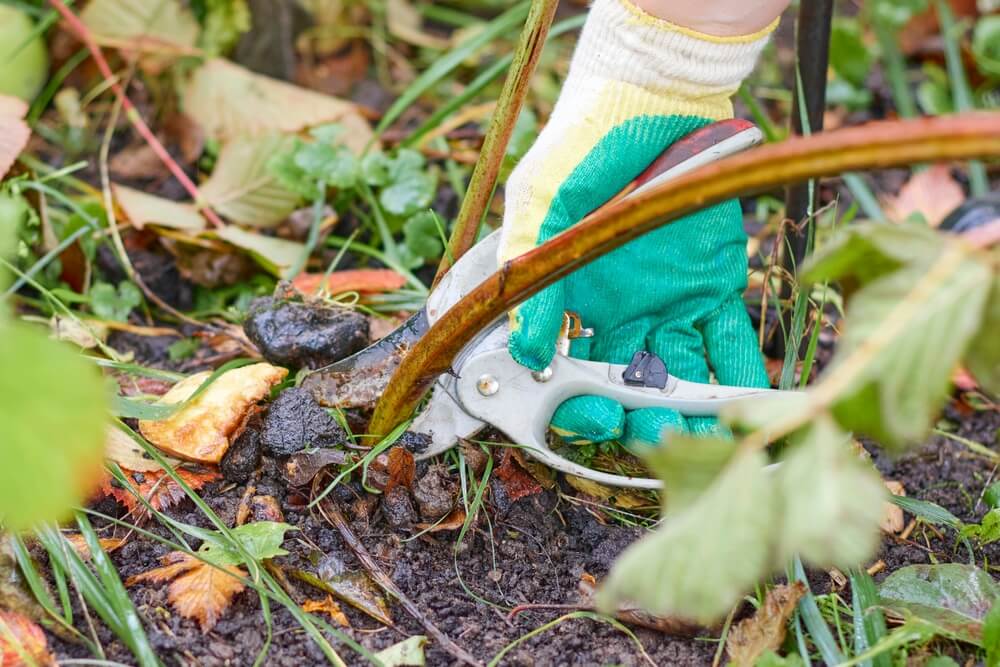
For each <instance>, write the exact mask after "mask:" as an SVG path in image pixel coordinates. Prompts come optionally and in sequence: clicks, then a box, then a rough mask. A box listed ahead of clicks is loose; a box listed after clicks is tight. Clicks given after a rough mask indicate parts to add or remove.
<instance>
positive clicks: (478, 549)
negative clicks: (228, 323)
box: [53, 408, 1000, 667]
mask: <svg viewBox="0 0 1000 667" xmlns="http://www.w3.org/2000/svg"><path fill="white" fill-rule="evenodd" d="M945 417H946V421H945V422H943V424H944V425H945V426H949V427H954V429H955V433H956V434H957V435H959V436H961V437H964V438H969V439H972V440H976V441H977V442H980V443H982V444H985V445H987V446H989V447H991V448H995V447H996V445H997V431H998V428H1000V415H998V414H997V413H996V412H985V411H984V412H973V411H970V410H968V409H963V410H962V411H961V412H959V411H958V410H957V409H955V408H952V409H950V410H949V412H948V413H947V414H946V416H945ZM873 458H874V460H875V461H876V464H877V466H878V467H879V468H880V470H881V471H882V472H883V474H884V475H885V477H886V479H895V480H897V481H900V482H902V483H903V485H904V486H905V488H906V490H907V493H908V495H910V496H913V497H916V498H921V499H924V500H929V501H933V502H935V503H938V504H940V505H942V506H943V507H945V508H947V509H948V510H950V511H951V512H953V513H954V514H955V515H957V516H958V517H959V518H961V519H962V520H964V521H975V520H977V518H978V517H981V516H982V514H983V513H984V512H985V509H986V508H984V506H983V504H982V503H981V502H979V498H980V496H981V493H982V491H983V489H984V488H985V487H986V486H988V485H989V483H991V481H992V480H993V479H994V473H995V464H994V463H993V462H992V461H991V460H988V459H986V458H984V457H982V456H980V455H976V454H973V453H971V452H970V450H968V449H967V448H965V447H964V446H963V445H961V444H958V443H955V442H953V441H951V440H948V439H946V438H944V437H942V436H935V437H933V438H932V439H931V440H930V441H929V442H928V443H927V445H926V446H925V447H924V448H922V449H921V450H919V451H917V452H916V453H913V454H910V455H907V456H905V457H903V458H901V459H898V460H895V461H893V460H890V459H888V458H887V457H885V456H882V455H880V454H879V453H878V452H877V450H875V451H874V452H873ZM428 472H430V476H434V472H433V471H432V470H429V469H428V468H427V467H426V466H423V465H420V466H418V478H420V477H421V476H423V475H427V474H428ZM438 482H440V480H438ZM224 484H225V483H218V484H216V485H214V486H209V487H207V488H206V489H205V490H204V491H203V492H202V497H203V498H205V499H206V501H207V502H208V503H209V505H211V506H212V508H213V509H214V510H215V511H216V512H217V513H218V514H219V515H220V516H221V517H222V518H223V519H224V520H225V521H227V522H229V523H230V525H231V524H232V522H233V521H234V518H235V515H236V511H237V507H238V504H239V500H240V498H241V497H242V496H243V494H244V491H245V489H246V487H245V486H244V485H236V486H233V485H228V486H225V485H224ZM256 493H257V494H272V495H274V496H275V497H277V498H278V499H279V501H280V502H281V505H282V509H283V511H284V513H285V516H286V519H287V521H288V522H289V523H292V524H293V525H295V526H297V527H298V528H299V529H300V530H301V532H299V533H294V532H293V533H290V534H289V539H287V540H286V542H285V548H286V549H288V550H289V551H290V552H291V555H290V556H286V557H282V558H279V559H277V561H276V562H277V563H278V564H279V565H280V566H282V567H283V568H287V569H291V568H296V567H301V568H305V569H310V570H312V571H315V566H314V565H312V563H311V562H310V560H309V555H310V554H311V553H312V552H314V550H315V549H316V548H318V549H319V550H321V551H322V552H323V553H324V554H333V555H335V556H337V557H339V558H340V559H342V560H343V561H344V563H346V565H347V567H348V569H349V570H351V571H359V570H360V569H361V568H360V565H359V564H358V562H357V560H356V559H355V558H354V556H353V554H352V553H351V551H350V549H349V548H348V547H347V546H346V545H345V543H344V542H343V541H342V539H341V536H340V533H339V532H338V531H337V530H336V529H335V528H333V527H331V526H330V525H329V524H327V523H326V522H325V521H324V520H323V518H322V517H320V516H319V515H311V514H310V513H309V512H308V511H303V508H304V504H305V496H304V495H303V493H300V492H299V490H296V489H289V488H287V486H286V484H285V482H284V481H282V477H281V475H280V465H279V462H278V461H275V460H272V459H267V458H265V463H264V467H263V476H262V478H261V480H260V481H259V482H258V483H257V489H256ZM570 493H572V492H570ZM333 495H334V496H338V498H337V502H338V503H339V505H340V506H341V507H342V508H343V509H344V511H345V514H346V515H347V516H348V517H349V518H350V519H351V521H352V525H353V528H354V530H355V532H356V533H357V534H358V535H359V536H361V539H362V541H363V543H364V544H365V545H366V546H367V548H368V549H369V551H370V552H371V553H372V554H373V555H374V556H375V558H376V559H377V560H378V562H379V563H380V564H381V566H382V567H383V568H384V570H385V572H387V573H388V574H389V575H390V576H391V577H392V579H393V580H394V581H395V582H396V584H397V585H398V586H399V587H400V588H401V589H402V590H403V592H404V593H405V594H406V595H407V596H409V597H410V598H411V599H412V600H413V601H414V602H415V603H416V604H417V605H418V606H419V607H420V609H421V610H422V611H423V613H425V614H426V616H427V618H429V619H430V620H432V621H433V622H434V623H436V624H437V625H438V627H440V628H441V629H442V630H443V631H444V632H445V633H446V634H448V635H449V636H450V637H451V638H452V639H453V640H454V641H455V642H457V643H458V644H459V645H461V646H462V647H464V648H465V649H467V650H468V651H470V652H471V653H472V654H474V655H475V656H477V657H478V658H480V659H483V660H484V661H486V660H489V659H490V658H492V657H493V656H494V655H496V653H498V652H499V651H500V650H502V649H503V648H504V647H505V646H507V645H508V644H509V643H510V642H512V641H514V640H516V639H518V638H519V637H522V636H523V635H524V634H526V633H528V632H530V631H531V630H533V629H535V628H537V627H539V626H540V625H543V624H544V623H546V622H548V621H551V620H553V619H555V618H556V617H558V616H559V615H560V614H561V613H563V612H559V611H545V612H540V611H529V612H524V613H521V614H520V615H518V616H516V617H515V618H513V619H509V618H508V615H507V612H508V610H509V609H510V608H512V607H514V606H516V605H518V604H522V603H556V604H573V603H577V602H579V599H580V598H579V594H578V592H577V585H578V582H579V580H580V576H581V575H582V574H583V573H589V574H592V575H594V576H596V577H598V579H600V578H601V577H602V576H603V575H604V574H605V573H606V572H607V571H608V568H609V567H610V565H611V563H612V562H613V560H614V559H615V557H616V556H617V555H618V554H619V553H620V552H621V551H622V550H623V549H624V548H625V547H626V546H627V545H628V544H629V543H631V542H632V541H633V540H635V539H636V538H637V537H638V536H639V535H640V534H641V532H642V529H640V528H629V527H623V526H621V525H619V524H616V523H615V522H613V521H612V520H610V519H609V518H608V517H606V516H604V515H603V514H599V513H596V512H595V513H592V512H590V511H588V510H587V509H586V506H584V505H579V504H574V503H571V502H569V501H568V500H567V499H566V498H565V497H561V495H560V494H558V493H556V492H554V491H545V492H542V493H540V494H535V495H533V496H529V497H526V498H523V499H521V500H518V501H517V502H514V503H513V504H511V505H509V506H508V507H507V508H506V509H505V510H504V511H501V510H500V509H498V507H497V505H498V504H504V505H506V503H493V502H491V494H490V493H489V492H488V493H487V502H486V506H487V513H486V516H488V522H487V521H486V516H481V518H480V520H479V521H478V522H477V523H476V524H475V527H474V529H473V530H471V531H469V533H468V534H467V536H466V538H465V539H464V541H463V542H462V544H461V545H460V546H459V548H458V553H457V556H456V555H455V540H456V533H455V532H439V533H436V534H434V535H423V536H421V537H418V538H416V539H408V538H409V537H410V534H411V531H412V530H413V529H411V530H410V531H406V530H400V531H394V530H393V529H392V528H390V526H389V523H388V522H387V521H386V518H385V517H384V516H383V512H382V510H381V508H380V507H379V505H378V504H377V503H376V502H373V497H372V496H368V495H367V494H364V493H363V492H359V491H358V490H352V488H351V487H350V486H347V485H345V486H343V487H341V488H340V489H338V491H336V492H335V493H334V494H333ZM102 507H103V506H102ZM387 509H388V508H387ZM170 514H171V515H173V516H175V517H176V518H177V519H179V520H181V521H184V522H187V523H191V524H194V525H199V526H206V527H208V524H207V521H206V519H205V518H204V516H203V515H201V514H200V513H199V512H198V511H197V510H195V509H194V508H193V507H192V506H191V505H190V503H184V504H182V505H181V506H180V508H179V509H177V510H174V511H171V512H170ZM909 518H910V517H907V519H909ZM149 528H150V529H151V530H154V531H156V532H162V529H161V528H160V527H158V526H156V525H151V526H149ZM164 536H165V537H169V535H167V534H166V533H165V532H164ZM167 551H168V549H167V548H166V547H163V546H160V545H158V544H156V543H154V542H152V541H149V540H145V539H139V538H135V537H133V539H131V540H130V541H129V543H128V544H126V545H125V546H124V547H122V548H121V549H119V550H118V551H117V552H114V553H113V554H112V558H113V560H114V562H115V564H116V565H117V566H118V569H119V572H120V574H121V576H122V579H123V580H124V579H126V578H128V577H130V576H132V575H134V574H138V573H140V572H143V571H145V570H148V569H150V568H152V567H155V566H157V565H159V558H160V557H161V556H163V555H164V554H165V553H166V552H167ZM975 556H976V561H977V562H978V563H979V564H980V565H985V564H988V563H992V562H997V561H998V560H1000V545H993V546H990V547H987V548H986V549H984V550H981V551H980V550H978V549H977V550H976V552H975ZM932 557H933V558H935V559H937V560H938V561H940V562H946V561H949V560H953V561H961V562H966V561H967V560H968V552H967V551H965V548H964V547H963V546H961V545H960V544H957V543H956V540H955V536H954V534H953V533H951V534H946V533H940V534H939V533H937V532H935V531H934V530H933V529H931V528H922V527H918V528H917V530H915V531H913V533H912V534H911V535H910V536H909V538H908V539H906V540H901V539H898V538H890V537H887V538H886V539H885V540H884V542H883V546H882V549H881V552H880V553H879V555H878V558H880V559H881V560H884V561H885V564H886V566H887V567H886V569H885V570H884V572H885V573H887V572H891V571H893V570H895V569H898V568H899V567H901V566H904V565H907V564H913V563H928V562H931V561H932ZM814 575H815V576H813V577H811V578H812V580H813V584H814V589H817V590H816V592H828V591H829V590H830V588H831V587H833V586H835V584H833V582H832V580H831V579H830V578H829V577H827V576H826V575H825V574H824V573H814ZM705 576H711V574H710V573H705ZM881 576H884V574H882V575H877V576H876V578H877V579H878V578H880V577H881ZM293 586H294V587H295V589H296V590H295V593H296V599H297V600H299V601H300V602H301V601H303V600H305V599H307V598H311V599H322V598H323V597H325V595H324V594H321V593H320V592H319V591H317V590H313V589H311V588H310V587H309V586H307V585H305V584H300V583H295V584H293ZM466 588H467V589H468V590H466ZM470 592H471V593H474V594H475V596H478V597H479V598H481V599H483V600H488V601H489V602H490V603H492V604H485V603H484V602H481V601H477V600H476V599H475V598H474V597H473V596H472V595H471V594H470ZM132 593H133V599H134V601H135V603H136V606H137V607H138V609H139V612H140V613H141V614H142V615H143V617H144V619H145V623H146V628H147V632H148V634H149V637H150V641H151V642H152V643H153V646H154V648H155V649H156V650H157V652H158V653H159V654H160V655H161V657H162V658H163V659H164V660H165V662H166V663H167V664H176V665H195V664H197V665H250V664H252V663H253V660H254V658H255V657H256V655H257V653H258V651H260V650H261V648H262V646H263V644H264V641H265V626H264V623H263V621H262V617H261V614H260V608H259V600H258V598H257V596H256V595H255V594H254V593H253V592H252V591H245V592H243V593H241V594H240V595H239V596H238V597H237V598H236V601H235V603H234V605H233V607H232V608H231V609H230V610H229V611H228V612H227V613H226V614H225V615H224V617H223V619H222V620H221V621H220V622H219V623H218V624H217V625H216V626H215V628H214V629H213V630H212V631H210V632H209V633H208V634H206V635H203V634H202V633H201V631H200V629H199V628H198V626H197V625H196V623H194V622H193V621H190V620H187V619H183V618H181V617H180V616H179V615H177V614H176V613H175V612H173V611H172V610H171V608H170V606H169V604H168V603H167V599H166V594H167V589H166V587H165V586H159V585H140V586H137V587H135V588H134V589H133V590H132ZM843 594H845V595H849V591H844V592H843ZM342 606H343V607H344V609H345V611H346V612H347V614H348V616H349V618H350V620H351V624H352V627H353V629H352V630H349V632H350V633H351V634H352V635H353V636H354V638H355V639H356V640H357V641H359V642H360V643H362V644H363V645H365V646H366V647H369V648H371V649H374V650H377V649H381V648H384V647H386V646H389V645H391V644H393V643H395V642H397V641H400V640H402V639H404V638H405V637H406V636H409V635H414V634H425V632H424V630H423V628H422V627H421V625H420V623H419V622H417V621H416V620H415V619H413V618H412V617H410V616H408V615H407V614H406V612H405V611H404V610H403V609H402V608H401V607H399V606H398V605H393V606H392V615H393V620H394V621H395V623H396V629H389V628H383V627H380V626H379V625H378V624H377V623H376V622H375V621H373V620H371V619H370V618H368V617H366V616H364V615H362V614H360V613H358V612H356V611H355V610H353V609H351V608H348V607H346V606H344V605H342ZM272 611H273V612H274V613H273V618H274V639H273V641H272V645H271V648H270V651H269V653H268V657H267V660H266V663H265V664H268V665H294V666H295V667H301V666H302V665H311V664H323V663H324V662H325V660H324V658H323V655H322V654H321V653H320V651H319V650H318V649H317V648H316V647H315V645H314V644H313V643H312V642H311V641H310V640H309V639H308V637H306V636H305V634H304V633H303V632H302V630H301V629H300V628H299V626H298V624H297V623H296V621H295V620H294V619H293V618H292V617H291V616H290V615H289V613H288V612H287V611H286V610H285V609H283V608H279V607H275V608H273V609H272ZM634 631H635V633H636V635H637V636H638V638H639V640H640V641H641V642H642V644H643V646H644V647H645V649H646V651H647V652H648V653H649V655H650V656H651V657H652V659H653V660H654V661H655V662H656V663H657V664H659V665H707V664H710V663H711V661H712V658H713V655H714V652H715V649H716V647H717V643H716V641H714V640H713V638H712V637H711V636H708V635H709V633H707V632H706V633H705V634H706V636H705V637H696V638H677V637H669V636H665V635H662V634H660V633H657V632H653V631H650V630H645V629H641V628H634ZM101 635H102V640H103V641H104V643H105V646H106V648H107V650H108V652H109V654H108V658H109V659H112V660H119V661H121V662H124V663H130V662H131V660H132V658H131V656H130V655H129V654H128V652H127V651H126V650H125V649H124V647H123V646H122V645H121V644H120V643H118V642H117V641H116V640H114V639H113V637H112V635H111V634H110V633H109V632H108V631H107V630H105V629H103V628H102V629H101ZM53 642H54V644H55V646H56V650H57V654H58V655H59V657H61V658H68V657H85V653H86V651H85V649H84V648H83V647H74V646H70V645H67V644H65V643H63V642H61V641H59V640H55V639H54V640H53ZM335 646H338V651H339V652H340V653H341V655H342V656H343V657H344V658H345V659H346V660H347V661H348V662H349V663H350V664H364V661H363V660H362V659H361V658H359V657H358V656H357V655H356V654H354V653H353V652H352V651H351V650H350V649H349V648H347V647H346V646H343V645H338V644H336V643H335ZM427 655H428V661H427V664H428V665H448V664H455V660H454V659H453V658H452V657H451V656H450V655H449V654H447V653H446V652H444V651H443V650H441V649H440V648H439V647H438V646H436V645H435V644H434V643H433V642H432V643H430V644H429V645H428V646H427ZM502 664H504V665H597V664H601V665H606V664H621V665H637V664H644V660H643V659H642V657H641V656H640V654H639V652H638V650H637V648H636V646H635V644H634V643H633V642H632V640H631V639H629V638H628V637H627V636H626V635H624V634H623V633H621V632H619V631H618V630H616V629H614V628H612V627H611V626H609V625H606V624H602V623H598V622H595V621H591V620H584V619H576V620H570V621H566V622H564V623H561V624H560V625H558V626H556V627H555V628H553V629H551V630H549V631H548V632H545V633H542V634H540V635H538V636H536V637H533V638H532V639H529V640H527V641H525V642H523V643H522V644H520V645H519V646H517V647H516V648H515V649H513V650H512V651H511V652H510V653H508V654H507V655H506V656H505V658H504V660H503V663H502Z"/></svg>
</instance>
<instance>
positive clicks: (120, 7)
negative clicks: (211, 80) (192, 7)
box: [80, 0, 198, 55]
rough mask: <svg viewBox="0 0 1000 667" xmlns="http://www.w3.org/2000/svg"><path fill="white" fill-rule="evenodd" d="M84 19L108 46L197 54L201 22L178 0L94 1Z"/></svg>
mask: <svg viewBox="0 0 1000 667" xmlns="http://www.w3.org/2000/svg"><path fill="white" fill-rule="evenodd" d="M80 20H81V21H83V23H84V24H85V25H86V26H87V27H88V28H89V29H90V32H91V34H92V35H93V37H94V39H95V40H96V41H97V42H98V43H99V44H103V45H106V46H112V47H116V48H120V49H126V50H129V51H144V52H156V53H167V54H171V55H182V54H194V53H197V49H195V48H194V45H195V42H196V41H197V40H198V22H197V21H196V20H195V18H194V16H192V15H191V12H189V11H188V9H187V8H186V7H185V6H184V5H182V4H181V3H180V2H178V0H91V1H90V3H88V4H87V6H86V7H85V8H84V10H83V11H82V12H81V13H80Z"/></svg>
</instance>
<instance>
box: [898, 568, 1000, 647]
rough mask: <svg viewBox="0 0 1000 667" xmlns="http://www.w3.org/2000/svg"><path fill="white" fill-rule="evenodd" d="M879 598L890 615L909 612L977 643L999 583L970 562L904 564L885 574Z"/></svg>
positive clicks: (999, 595)
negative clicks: (904, 565) (968, 563)
mask: <svg viewBox="0 0 1000 667" xmlns="http://www.w3.org/2000/svg"><path fill="white" fill-rule="evenodd" d="M879 597H880V598H881V601H882V604H883V605H884V607H885V609H886V612H887V613H889V614H891V615H893V616H896V617H900V618H907V617H909V616H911V615H912V616H915V617H917V618H919V619H921V620H922V621H925V622H927V623H930V624H932V625H933V626H935V628H937V629H938V631H939V632H940V633H941V634H944V635H947V636H950V637H954V638H956V639H960V640H962V641H966V642H969V643H972V644H976V645H981V644H982V640H983V622H984V620H985V618H986V615H987V613H988V612H989V611H990V609H992V608H993V606H994V605H995V604H996V602H997V600H998V599H1000V585H998V584H997V582H996V581H995V580H994V579H993V577H992V576H990V575H989V574H988V573H987V572H984V571H983V570H981V569H979V568H978V567H975V566H974V565H966V564H963V563H942V564H937V565H907V566H906V567H903V568H900V569H898V570H896V571H895V572H893V573H892V574H890V575H889V576H888V577H886V579H885V580H884V581H883V582H882V584H881V586H879Z"/></svg>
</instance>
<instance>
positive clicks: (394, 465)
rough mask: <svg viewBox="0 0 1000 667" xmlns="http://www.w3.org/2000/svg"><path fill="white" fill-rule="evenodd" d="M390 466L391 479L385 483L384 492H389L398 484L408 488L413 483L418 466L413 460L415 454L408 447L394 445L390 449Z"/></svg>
mask: <svg viewBox="0 0 1000 667" xmlns="http://www.w3.org/2000/svg"><path fill="white" fill-rule="evenodd" d="M388 468H389V481H388V482H386V484H385V491H384V493H389V492H390V491H392V489H393V488H395V487H397V486H402V487H404V488H407V489H408V488H410V486H412V485H413V477H414V475H416V472H417V468H416V464H415V463H414V462H413V454H412V453H410V450H408V449H407V448H406V447H393V448H392V449H390V450H389V465H388Z"/></svg>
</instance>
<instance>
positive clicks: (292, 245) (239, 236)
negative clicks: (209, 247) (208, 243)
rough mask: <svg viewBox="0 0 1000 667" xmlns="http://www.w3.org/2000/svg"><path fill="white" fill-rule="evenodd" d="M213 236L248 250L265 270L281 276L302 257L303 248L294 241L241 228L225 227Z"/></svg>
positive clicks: (217, 230) (216, 231)
mask: <svg viewBox="0 0 1000 667" xmlns="http://www.w3.org/2000/svg"><path fill="white" fill-rule="evenodd" d="M214 231H215V235H216V236H218V237H219V238H220V239H222V240H223V241H226V242H228V243H231V244H233V245H234V246H236V247H237V248H242V249H243V250H249V251H250V254H251V255H252V256H253V258H254V259H256V260H257V261H258V263H260V265H261V266H263V267H264V268H265V269H267V270H268V271H270V272H271V273H273V274H275V275H276V276H281V275H282V274H284V272H285V271H286V270H287V269H288V268H289V267H290V266H292V265H293V264H294V263H295V262H296V261H297V260H298V258H299V257H300V256H301V255H302V251H303V250H304V249H305V246H304V245H302V244H301V243H296V242H295V241H289V240H287V239H279V238H276V237H274V236H265V235H263V234H255V233H253V232H248V231H247V230H245V229H243V228H242V227H236V226H234V225H227V226H225V227H222V228H220V229H216V230H214Z"/></svg>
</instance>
